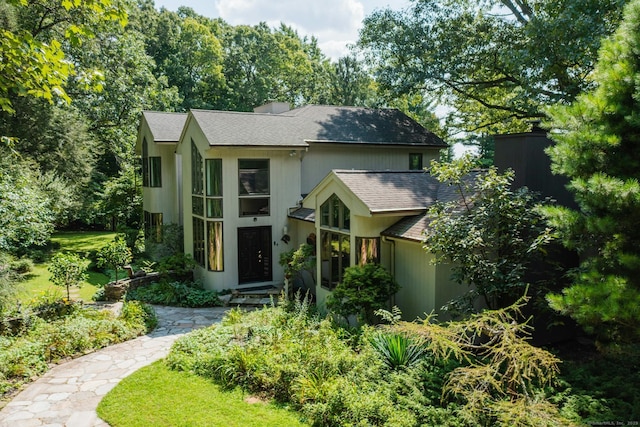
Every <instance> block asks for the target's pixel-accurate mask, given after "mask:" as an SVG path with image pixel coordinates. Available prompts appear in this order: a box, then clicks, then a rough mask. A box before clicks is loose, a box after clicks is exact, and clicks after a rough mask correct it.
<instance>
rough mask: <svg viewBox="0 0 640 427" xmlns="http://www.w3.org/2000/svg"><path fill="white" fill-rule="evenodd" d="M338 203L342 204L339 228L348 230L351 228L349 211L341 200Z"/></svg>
mask: <svg viewBox="0 0 640 427" xmlns="http://www.w3.org/2000/svg"><path fill="white" fill-rule="evenodd" d="M340 204H341V205H342V226H341V227H340V228H342V229H344V230H349V229H350V228H351V212H350V211H349V208H348V207H346V206H345V205H344V204H343V203H342V202H340Z"/></svg>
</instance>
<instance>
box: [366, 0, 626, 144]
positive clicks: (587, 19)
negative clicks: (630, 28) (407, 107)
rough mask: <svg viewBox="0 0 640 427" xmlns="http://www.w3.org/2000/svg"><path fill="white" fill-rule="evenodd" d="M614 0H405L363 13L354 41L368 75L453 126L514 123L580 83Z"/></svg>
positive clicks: (509, 126) (611, 23)
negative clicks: (415, 95)
mask: <svg viewBox="0 0 640 427" xmlns="http://www.w3.org/2000/svg"><path fill="white" fill-rule="evenodd" d="M624 3H625V1H624V0H605V1H603V0H559V1H558V0H533V1H526V2H523V1H513V0H487V1H466V0H452V1H431V0H414V1H413V2H412V5H411V6H410V7H409V8H408V9H406V10H403V11H397V12H396V11H392V10H388V9H387V10H378V11H376V12H374V13H373V14H372V15H370V16H368V17H367V18H366V19H365V21H364V28H363V30H362V31H361V34H360V40H359V46H360V47H361V48H362V49H363V50H364V52H365V53H366V54H367V56H368V58H369V60H370V61H371V63H372V65H373V67H374V70H375V75H376V79H377V81H378V83H379V84H380V85H381V86H382V87H383V89H385V90H390V91H392V92H393V93H396V94H405V93H411V92H420V93H423V94H424V96H425V97H432V98H435V99H437V100H438V101H439V103H440V104H443V105H447V106H449V107H451V111H450V113H449V114H448V120H447V124H448V126H449V127H450V129H451V131H452V133H454V132H457V131H460V130H462V131H465V132H467V133H468V132H475V131H478V130H484V131H485V132H490V133H497V132H503V131H506V130H510V131H524V130H525V129H526V126H527V125H526V121H527V120H529V119H531V118H538V117H541V116H543V115H544V112H543V108H544V107H545V106H548V105H550V104H554V103H557V102H570V101H572V100H574V99H575V97H576V96H577V95H578V94H579V93H580V92H581V91H582V90H584V89H585V88H588V87H589V86H590V84H591V83H590V75H591V71H592V69H593V66H594V64H595V60H596V52H597V50H598V48H599V46H600V39H601V37H603V36H606V35H609V34H611V33H612V32H613V30H614V29H615V27H616V25H617V23H618V22H619V20H620V16H621V10H622V5H623V4H624Z"/></svg>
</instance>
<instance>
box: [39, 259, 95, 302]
mask: <svg viewBox="0 0 640 427" xmlns="http://www.w3.org/2000/svg"><path fill="white" fill-rule="evenodd" d="M87 263H88V262H87V260H86V259H84V258H82V257H80V256H79V255H78V254H74V253H66V252H59V253H57V254H55V255H54V256H53V258H51V262H50V263H49V267H48V269H49V272H50V273H51V279H50V280H51V282H52V283H53V284H54V285H57V286H62V287H65V288H66V289H67V301H70V300H71V288H72V287H80V285H81V284H82V282H83V281H85V280H86V279H87V277H88V276H87V275H86V274H85V272H86V271H87Z"/></svg>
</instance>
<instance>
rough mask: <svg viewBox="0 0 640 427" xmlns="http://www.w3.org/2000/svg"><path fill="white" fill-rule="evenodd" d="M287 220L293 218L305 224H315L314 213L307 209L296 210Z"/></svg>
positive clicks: (312, 210)
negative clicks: (305, 222)
mask: <svg viewBox="0 0 640 427" xmlns="http://www.w3.org/2000/svg"><path fill="white" fill-rule="evenodd" d="M289 218H295V219H299V220H301V221H307V222H315V221H316V211H315V210H314V209H309V208H298V209H296V210H295V211H293V212H291V213H289Z"/></svg>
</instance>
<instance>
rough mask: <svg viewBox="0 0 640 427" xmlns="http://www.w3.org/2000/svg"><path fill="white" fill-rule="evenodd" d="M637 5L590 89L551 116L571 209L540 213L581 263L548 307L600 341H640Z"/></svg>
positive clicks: (608, 46)
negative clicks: (571, 197) (571, 199)
mask: <svg viewBox="0 0 640 427" xmlns="http://www.w3.org/2000/svg"><path fill="white" fill-rule="evenodd" d="M638 46H640V2H639V1H637V0H634V1H632V2H631V3H629V5H628V6H627V7H626V8H625V15H624V19H623V22H622V24H621V25H620V28H619V29H618V30H617V31H616V32H615V34H614V35H613V36H611V37H610V38H608V39H607V40H605V41H604V42H603V44H602V49H601V51H600V54H599V59H598V64H597V66H596V69H595V71H594V80H595V83H596V85H597V86H596V88H595V89H593V90H591V91H589V92H587V93H585V94H583V95H581V96H580V97H578V99H577V100H576V102H574V103H573V104H572V105H569V106H556V107H553V108H551V109H550V110H549V114H550V116H551V122H550V125H551V128H552V133H551V137H552V138H553V139H554V140H555V141H556V145H555V146H553V147H551V148H549V149H548V154H549V155H550V157H551V160H552V170H553V171H554V172H555V173H557V174H561V175H564V176H566V177H568V178H569V180H570V183H569V190H570V191H572V192H573V194H574V196H575V199H576V202H577V204H578V207H579V208H578V209H577V210H571V209H567V208H561V207H554V208H551V207H549V208H547V209H546V210H545V213H546V215H547V216H548V218H549V222H550V223H551V224H552V225H553V226H554V227H555V228H557V229H558V231H559V233H560V236H561V237H562V240H563V242H564V244H565V246H566V247H568V248H570V249H575V250H576V251H578V253H579V254H580V255H581V258H582V260H583V262H582V264H581V266H580V268H579V269H578V270H577V271H575V272H574V276H573V285H572V286H570V287H568V288H566V289H565V290H564V291H563V292H562V294H557V295H551V296H549V301H550V303H551V306H552V307H553V308H555V309H556V310H558V311H560V312H562V313H565V314H568V315H570V316H571V317H573V318H574V319H575V320H576V321H577V322H578V323H580V324H581V325H582V326H584V327H585V328H587V330H589V331H592V332H595V333H596V334H597V335H598V337H599V338H600V340H602V341H610V340H613V341H615V342H625V341H637V340H638V339H640V309H639V307H640V228H639V227H638V224H640V184H639V183H638V180H639V179H640V151H639V150H638V145H639V144H640V101H639V100H640V93H639V89H638V85H637V82H638V79H639V78H640V61H639V60H638Z"/></svg>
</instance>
